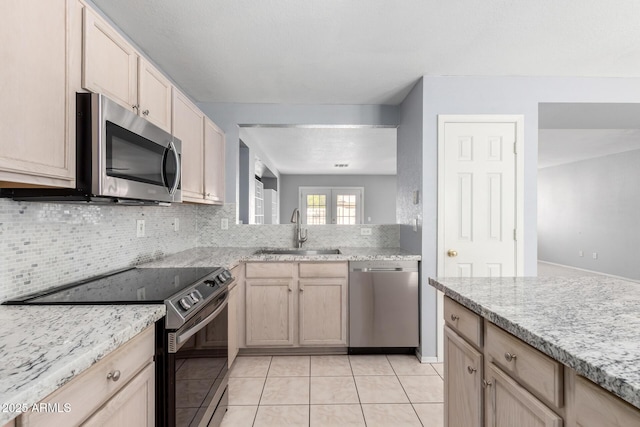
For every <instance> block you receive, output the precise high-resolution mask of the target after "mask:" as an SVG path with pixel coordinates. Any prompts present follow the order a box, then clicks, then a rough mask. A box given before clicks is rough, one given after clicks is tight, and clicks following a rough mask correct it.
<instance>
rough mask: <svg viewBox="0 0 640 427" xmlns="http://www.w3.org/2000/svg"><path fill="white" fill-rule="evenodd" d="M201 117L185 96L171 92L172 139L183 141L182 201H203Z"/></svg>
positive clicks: (175, 91) (200, 113)
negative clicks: (173, 137)
mask: <svg viewBox="0 0 640 427" xmlns="http://www.w3.org/2000/svg"><path fill="white" fill-rule="evenodd" d="M203 119H204V114H203V113H202V111H200V109H198V107H196V106H195V105H194V104H193V103H192V102H191V101H190V100H189V99H188V98H187V97H186V96H185V95H184V94H182V93H181V92H180V91H178V90H177V89H175V88H173V113H172V128H173V135H174V136H175V137H176V138H178V139H179V140H180V141H182V199H183V200H184V201H188V202H202V201H203V198H204V196H203V193H204V191H203V190H204V188H203V179H202V173H203V166H204V160H203V156H202V154H203V150H202V144H203V139H204V138H203V131H204V126H203Z"/></svg>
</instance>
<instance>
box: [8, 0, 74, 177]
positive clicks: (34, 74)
mask: <svg viewBox="0 0 640 427" xmlns="http://www.w3.org/2000/svg"><path fill="white" fill-rule="evenodd" d="M0 15H2V16H3V18H4V19H3V23H2V26H0V39H1V40H2V43H0V57H2V58H3V61H2V66H1V67H0V81H2V99H1V100H0V117H2V125H1V128H2V132H1V133H2V143H1V144H0V187H4V188H6V187H29V186H37V187H42V186H54V187H74V186H75V154H76V153H75V109H76V105H75V93H76V91H78V90H80V61H81V57H82V41H81V37H82V8H81V5H80V4H79V3H78V2H77V0H66V1H49V2H38V4H37V7H34V4H33V3H32V2H25V1H20V0H3V1H2V2H0Z"/></svg>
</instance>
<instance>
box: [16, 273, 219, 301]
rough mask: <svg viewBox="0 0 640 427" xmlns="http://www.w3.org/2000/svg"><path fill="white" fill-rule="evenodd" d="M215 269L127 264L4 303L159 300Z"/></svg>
mask: <svg viewBox="0 0 640 427" xmlns="http://www.w3.org/2000/svg"><path fill="white" fill-rule="evenodd" d="M218 269H219V268H218V267H207V268H195V267H193V268H189V267H185V268H131V269H128V270H121V271H117V272H113V273H110V274H106V275H102V276H97V277H92V278H89V279H85V280H82V281H78V282H74V283H70V284H68V285H64V286H60V287H57V288H53V289H49V290H47V291H44V292H39V293H36V294H31V295H27V296H24V297H21V298H19V299H16V300H12V301H7V302H5V304H10V305H31V304H34V305H36V304H40V305H50V304H162V303H164V301H165V300H167V299H169V298H170V297H171V296H172V295H174V294H176V293H178V292H180V291H181V290H183V289H184V288H186V287H188V286H189V285H192V284H193V283H195V282H197V281H198V280H200V279H202V278H203V277H205V276H208V275H209V274H211V273H213V272H214V271H216V270H218Z"/></svg>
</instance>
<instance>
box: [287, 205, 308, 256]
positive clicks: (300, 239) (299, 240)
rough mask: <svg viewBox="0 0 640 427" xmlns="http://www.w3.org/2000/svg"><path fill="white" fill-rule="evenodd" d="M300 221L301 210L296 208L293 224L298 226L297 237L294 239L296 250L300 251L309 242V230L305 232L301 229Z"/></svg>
mask: <svg viewBox="0 0 640 427" xmlns="http://www.w3.org/2000/svg"><path fill="white" fill-rule="evenodd" d="M300 221H301V218H300V210H299V209H298V208H295V209H294V210H293V215H291V222H292V223H294V224H295V225H296V235H295V237H294V239H295V240H294V241H295V244H296V248H298V249H299V248H301V247H302V244H303V243H304V242H306V241H307V230H306V229H305V230H303V229H302V228H301V227H300Z"/></svg>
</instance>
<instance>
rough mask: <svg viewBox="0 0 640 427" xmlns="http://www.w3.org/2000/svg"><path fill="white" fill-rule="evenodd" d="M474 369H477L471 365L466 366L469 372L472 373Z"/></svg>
mask: <svg viewBox="0 0 640 427" xmlns="http://www.w3.org/2000/svg"><path fill="white" fill-rule="evenodd" d="M476 371H477V369H476V368H472V367H471V366H467V372H469V373H470V374H473V373H474V372H476Z"/></svg>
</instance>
